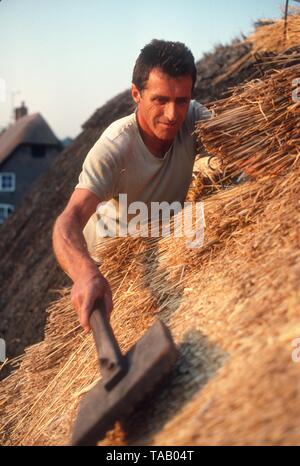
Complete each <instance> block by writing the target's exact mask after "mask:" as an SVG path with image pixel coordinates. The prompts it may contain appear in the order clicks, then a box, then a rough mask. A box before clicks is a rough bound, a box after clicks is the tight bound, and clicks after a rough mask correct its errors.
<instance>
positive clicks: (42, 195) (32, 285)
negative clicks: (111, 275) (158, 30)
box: [0, 40, 273, 377]
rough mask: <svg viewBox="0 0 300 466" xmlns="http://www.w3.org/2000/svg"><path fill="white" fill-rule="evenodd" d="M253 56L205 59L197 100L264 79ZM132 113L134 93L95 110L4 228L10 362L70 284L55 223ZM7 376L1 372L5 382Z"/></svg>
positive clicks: (239, 46)
mask: <svg viewBox="0 0 300 466" xmlns="http://www.w3.org/2000/svg"><path fill="white" fill-rule="evenodd" d="M250 51H251V45H249V44H245V42H244V41H243V40H239V41H234V42H233V43H232V44H231V45H228V46H218V47H216V48H215V50H214V51H213V52H212V53H211V54H206V55H205V56H204V57H203V58H202V59H201V60H200V61H199V62H198V63H197V70H198V78H197V84H196V90H195V97H196V98H197V99H199V100H200V101H201V102H203V103H207V102H208V101H210V100H211V101H213V100H216V99H218V98H221V97H222V96H223V93H224V92H225V91H227V92H228V86H232V85H236V84H238V83H240V82H243V81H244V80H245V79H247V78H249V77H253V75H254V76H257V75H258V76H261V73H262V72H261V67H257V65H256V61H255V60H252V59H251V60H250V61H249V62H248V61H247V57H249V52H250ZM240 61H243V62H244V65H243V67H242V68H241V67H239V66H237V63H239V62H240ZM228 64H229V65H230V64H232V65H233V66H234V71H232V72H231V74H230V75H226V70H227V69H228V66H227V65H228ZM269 66H271V67H272V66H273V65H269ZM224 73H225V75H224ZM220 76H221V78H220ZM218 78H220V79H218ZM217 81H218V82H217ZM230 92H232V91H230ZM132 109H133V103H132V99H131V96H130V92H129V90H126V91H124V92H122V93H121V94H119V95H117V96H116V97H114V98H113V99H111V100H110V101H108V102H107V103H106V104H105V105H103V106H102V107H101V108H99V109H98V110H96V112H95V113H94V115H92V117H91V118H90V119H89V120H88V121H87V122H86V123H85V124H84V125H83V131H82V132H81V134H80V135H79V136H78V137H77V138H76V139H75V140H74V142H73V143H72V144H71V145H70V146H68V147H67V149H66V150H65V151H64V152H63V153H61V154H60V155H59V156H58V157H57V159H56V160H55V161H54V163H53V165H52V166H51V168H50V170H49V171H48V173H47V174H46V175H44V176H42V177H41V178H40V180H39V181H38V182H37V183H36V184H35V187H34V188H33V190H32V191H31V193H30V194H28V195H27V196H26V198H25V199H24V201H23V203H22V205H21V206H20V209H19V210H18V212H17V213H14V214H12V215H11V216H10V217H9V218H8V220H7V222H5V224H4V225H3V227H2V230H1V239H2V241H1V243H0V258H1V263H0V265H1V266H0V316H1V319H0V334H1V337H2V338H3V337H4V338H5V339H6V341H7V351H8V356H9V357H13V356H16V355H18V354H20V353H22V352H23V350H24V348H25V347H26V346H28V345H30V344H33V343H35V342H38V341H40V340H41V339H42V338H43V335H44V325H45V319H46V314H45V310H46V308H47V306H48V304H49V302H50V301H51V300H52V299H53V296H54V294H53V291H54V290H55V289H57V288H59V287H61V286H65V285H66V284H69V283H70V282H69V280H68V278H67V277H66V276H65V274H64V273H63V272H62V271H61V270H60V269H59V267H58V265H57V264H56V261H55V258H54V256H53V252H52V246H51V230H52V225H53V222H54V220H55V218H56V217H57V215H58V214H59V213H60V212H61V211H62V210H63V208H64V206H65V204H66V202H67V199H68V197H69V195H70V194H71V192H72V190H73V188H74V186H75V184H76V180H77V177H78V174H79V172H80V169H81V165H82V162H83V160H84V158H85V156H86V154H87V152H88V151H89V149H90V148H91V147H92V145H93V144H94V143H95V142H96V140H97V139H98V137H99V136H100V135H101V133H102V131H103V130H104V129H105V128H106V127H107V126H108V125H109V124H110V123H111V122H112V121H114V120H115V119H117V118H121V117H123V116H125V115H127V114H129V113H131V112H132ZM24 322H25V324H24ZM5 373H6V372H5V371H2V372H1V373H0V377H1V376H3V375H4V374H5Z"/></svg>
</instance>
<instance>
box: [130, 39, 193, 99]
mask: <svg viewBox="0 0 300 466" xmlns="http://www.w3.org/2000/svg"><path fill="white" fill-rule="evenodd" d="M153 68H159V69H160V70H161V71H162V72H163V73H165V74H167V75H169V76H171V77H173V78H177V77H179V76H184V75H190V76H191V78H192V81H193V85H192V90H193V88H194V85H195V82H196V77H197V69H196V66H195V59H194V56H193V54H192V52H191V51H190V49H189V48H188V47H187V46H186V45H185V44H183V43H182V42H170V41H165V40H158V39H153V40H152V41H151V42H150V43H149V44H147V45H145V47H144V48H143V49H142V50H141V53H140V55H139V56H138V58H137V60H136V62H135V66H134V69H133V74H132V82H133V84H135V85H136V87H137V88H138V90H139V91H142V90H143V89H145V87H146V84H147V81H148V79H149V73H150V71H151V70H152V69H153Z"/></svg>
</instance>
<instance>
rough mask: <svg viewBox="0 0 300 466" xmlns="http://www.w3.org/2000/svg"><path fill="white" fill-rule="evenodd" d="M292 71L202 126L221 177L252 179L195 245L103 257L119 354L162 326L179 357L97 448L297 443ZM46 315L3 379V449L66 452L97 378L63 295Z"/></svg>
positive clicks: (237, 97) (168, 244)
mask: <svg viewBox="0 0 300 466" xmlns="http://www.w3.org/2000/svg"><path fill="white" fill-rule="evenodd" d="M298 70H299V66H298V67H295V66H294V67H293V66H290V67H288V68H287V69H284V70H281V71H279V72H277V73H275V74H274V75H271V76H268V77H267V78H266V79H265V80H258V81H255V82H251V83H248V84H246V85H245V86H243V87H242V88H239V89H237V90H236V91H235V92H234V94H233V96H232V97H230V98H228V99H226V100H223V101H222V104H221V103H219V102H217V103H216V104H215V113H216V117H215V118H213V119H211V120H210V121H208V122H206V123H204V125H200V126H199V132H200V134H201V135H202V137H203V139H204V143H205V146H206V147H207V149H208V150H209V151H210V152H212V153H213V154H214V155H215V156H216V157H217V159H218V160H220V161H221V163H222V164H223V169H224V170H225V178H226V177H227V176H228V173H229V174H230V176H232V175H233V174H234V175H235V174H237V173H240V172H241V170H248V171H249V173H251V175H252V179H251V180H250V181H248V182H247V183H244V184H242V185H238V186H228V187H227V189H225V190H224V189H221V190H220V191H219V192H217V193H215V194H213V195H210V196H209V197H208V198H207V199H205V201H204V212H205V219H206V228H205V241H204V245H203V247H201V248H195V249H189V248H187V246H186V242H185V239H184V238H175V239H174V238H173V237H167V238H161V239H158V240H150V239H143V238H136V239H133V238H121V239H113V240H110V241H108V242H107V243H106V244H105V245H104V246H102V247H101V249H100V250H99V253H100V254H101V255H102V258H103V265H102V266H101V270H102V271H103V273H104V275H106V276H107V278H108V280H109V281H110V283H111V285H112V289H113V295H114V303H115V309H114V312H113V315H112V325H113V328H114V330H115V333H116V336H117V338H118V340H119V341H120V343H121V348H122V350H123V351H126V350H127V349H128V348H129V347H131V346H132V345H133V344H134V342H135V341H136V340H137V338H139V336H140V335H141V334H143V332H144V331H145V330H146V329H147V328H148V327H149V325H150V324H151V323H152V322H153V320H154V319H155V318H156V317H159V318H160V319H162V320H163V321H164V322H165V323H166V324H167V325H168V326H169V328H170V329H171V331H172V334H173V336H174V339H175V342H176V344H177V345H178V349H179V352H180V357H179V361H178V364H177V366H176V367H175V370H174V372H173V373H172V375H171V377H170V379H169V381H168V383H166V384H165V385H163V386H161V387H160V390H159V391H158V393H156V394H152V395H150V396H149V398H148V399H147V400H146V401H145V402H144V403H143V404H141V405H140V407H139V409H137V410H136V412H135V414H134V416H133V417H132V418H131V419H130V421H128V422H127V423H126V424H123V425H117V426H115V428H114V429H113V430H112V431H111V432H110V433H109V434H108V435H107V437H106V438H105V440H104V441H102V442H101V445H105V444H110V445H111V444H113V445H118V444H120V445H129V444H131V445H133V444H135V445H136V444H148V445H191V444H196V445H208V444H215V445H229V444H235V445H244V444H257V445H289V444H298V443H299V435H300V427H299V421H298V420H299V415H300V389H299V383H298V380H299V366H298V364H297V362H296V360H295V358H294V359H293V358H292V352H293V341H294V340H295V339H296V338H299V337H300V325H299V299H300V291H299V278H300V204H299V198H300V185H299V175H300V165H299V158H298V154H299V103H298V102H293V101H292V100H291V92H292V90H293V89H292V84H291V81H290V80H291V78H293V77H298V76H296V75H297V74H298ZM266 91H268V92H266ZM289 91H290V94H289ZM289 96H290V97H289ZM245 99H246V100H245ZM221 105H222V107H221ZM229 116H230V121H229ZM230 132H231V133H230ZM229 133H230V134H229ZM212 135H213V137H212ZM267 136H269V137H267ZM223 181H224V180H223ZM225 181H226V180H225ZM200 194H201V193H200V192H198V193H197V192H196V193H195V199H196V198H197V197H199V195H200ZM48 311H49V316H48V321H47V326H46V332H45V339H44V341H43V342H41V343H39V344H37V345H35V346H31V347H30V348H28V349H27V350H26V354H25V355H24V356H23V357H22V358H21V360H20V361H19V362H21V365H20V368H19V369H18V370H17V371H15V372H14V373H13V374H12V375H11V376H9V377H8V378H7V379H6V380H4V381H3V382H2V383H1V390H0V412H1V417H0V432H1V438H0V443H1V444H10V445H62V444H67V443H69V441H70V432H71V427H72V424H73V421H74V418H75V414H76V408H77V406H78V401H79V399H80V397H81V395H82V394H83V393H85V392H86V391H87V390H89V388H90V387H91V386H92V385H93V384H94V383H95V382H96V381H97V380H98V366H97V361H96V352H95V350H94V347H93V342H92V337H91V335H88V336H86V335H84V334H83V332H82V331H81V329H80V328H79V325H78V322H77V317H76V315H75V312H74V311H73V309H72V308H71V304H70V290H69V289H67V288H65V289H64V290H62V292H61V298H60V299H59V300H58V301H56V302H55V303H53V304H52V305H51V306H50V308H49V310H48Z"/></svg>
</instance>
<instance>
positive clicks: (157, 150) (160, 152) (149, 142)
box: [136, 112, 173, 158]
mask: <svg viewBox="0 0 300 466" xmlns="http://www.w3.org/2000/svg"><path fill="white" fill-rule="evenodd" d="M136 115H137V123H138V129H139V132H140V135H141V138H142V139H143V142H144V144H145V146H146V147H147V148H148V149H149V151H150V152H151V154H153V155H154V156H155V157H158V158H162V157H163V156H164V155H165V153H166V152H167V151H168V150H169V148H170V147H171V145H172V143H173V140H170V141H162V140H161V139H157V138H156V137H155V136H151V135H150V134H149V133H147V131H145V130H144V129H143V128H142V127H141V125H140V121H139V114H138V112H137V113H136Z"/></svg>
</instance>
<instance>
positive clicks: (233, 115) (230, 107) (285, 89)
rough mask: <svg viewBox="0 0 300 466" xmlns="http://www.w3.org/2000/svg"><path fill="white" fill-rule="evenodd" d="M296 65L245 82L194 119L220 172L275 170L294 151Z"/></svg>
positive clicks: (297, 141)
mask: <svg viewBox="0 0 300 466" xmlns="http://www.w3.org/2000/svg"><path fill="white" fill-rule="evenodd" d="M299 76H300V65H294V66H290V67H289V68H286V69H283V70H280V71H278V72H276V73H273V74H271V75H270V76H269V77H268V78H267V79H264V80H255V81H251V82H249V83H247V84H245V85H244V86H240V87H239V88H237V89H236V90H235V91H234V93H233V95H232V96H231V97H230V98H228V99H224V100H221V101H218V102H217V103H215V104H213V105H212V107H211V109H212V110H213V112H214V115H215V117H214V118H212V119H210V120H208V121H207V122H206V123H204V124H199V125H198V128H197V133H198V135H199V139H200V140H201V141H202V143H203V144H204V146H205V149H206V150H207V151H208V153H210V154H212V155H214V156H216V157H217V158H218V159H219V160H220V161H221V162H222V164H223V166H224V167H226V171H227V172H228V173H230V174H231V176H232V175H236V174H238V173H240V172H241V170H244V171H246V172H247V173H248V174H250V175H252V176H259V175H260V174H262V175H265V174H266V173H269V174H276V173H279V172H281V171H282V170H284V169H285V168H287V167H289V166H291V165H293V164H294V163H295V162H296V161H297V160H298V158H299V155H300V149H299V146H300V136H299V135H300V98H299V97H298V94H299V92H298V91H297V86H298V87H299V83H298V78H299Z"/></svg>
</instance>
